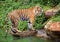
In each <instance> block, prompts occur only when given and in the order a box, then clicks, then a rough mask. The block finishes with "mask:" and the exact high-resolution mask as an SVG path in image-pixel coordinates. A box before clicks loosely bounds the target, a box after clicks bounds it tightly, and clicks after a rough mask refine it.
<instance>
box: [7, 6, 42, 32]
mask: <svg viewBox="0 0 60 42" xmlns="http://www.w3.org/2000/svg"><path fill="white" fill-rule="evenodd" d="M41 13H42V8H41V7H40V6H34V7H30V8H27V9H16V10H13V11H12V12H10V13H8V15H7V17H8V19H9V20H10V21H11V23H12V31H13V32H14V33H16V32H21V31H20V30H18V22H19V21H20V20H23V21H24V20H27V21H28V29H29V30H35V29H34V28H33V25H34V21H35V17H36V16H37V15H39V14H40V15H41Z"/></svg>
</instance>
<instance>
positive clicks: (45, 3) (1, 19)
mask: <svg viewBox="0 0 60 42" xmlns="http://www.w3.org/2000/svg"><path fill="white" fill-rule="evenodd" d="M59 3H60V0H0V29H1V30H0V36H1V35H2V36H3V37H4V36H5V34H6V33H3V32H5V31H6V29H7V28H11V25H12V24H11V21H8V20H7V14H8V13H9V12H11V11H13V10H14V9H23V8H29V7H32V6H35V5H39V6H41V7H42V8H43V10H44V11H45V10H47V9H50V8H53V7H54V6H56V5H58V4H59ZM59 14H60V13H59ZM57 16H58V17H57V18H55V17H56V16H53V17H52V18H51V19H53V20H56V19H58V20H59V21H60V19H59V18H60V16H59V15H57ZM44 20H45V16H44V14H42V15H41V16H38V17H37V18H36V21H35V24H34V28H35V29H40V28H42V27H43V21H44ZM7 21H8V22H7ZM7 24H8V25H7ZM18 27H19V29H20V30H26V29H27V28H28V27H27V22H26V21H20V22H19V26H18ZM8 38H9V37H8ZM8 38H7V39H8ZM10 38H12V37H10ZM4 39H5V38H4ZM5 40H6V39H5ZM11 40H12V39H9V40H8V41H6V42H12V41H11ZM0 42H5V41H3V40H2V37H0Z"/></svg>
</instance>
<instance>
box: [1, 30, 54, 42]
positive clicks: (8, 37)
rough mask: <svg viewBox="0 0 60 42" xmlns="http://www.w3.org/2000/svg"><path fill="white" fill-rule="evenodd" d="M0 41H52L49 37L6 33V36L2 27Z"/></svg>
mask: <svg viewBox="0 0 60 42" xmlns="http://www.w3.org/2000/svg"><path fill="white" fill-rule="evenodd" d="M0 42H53V41H52V40H49V39H42V38H38V37H19V38H17V37H13V36H12V35H10V34H8V35H7V36H6V32H5V31H3V29H0Z"/></svg>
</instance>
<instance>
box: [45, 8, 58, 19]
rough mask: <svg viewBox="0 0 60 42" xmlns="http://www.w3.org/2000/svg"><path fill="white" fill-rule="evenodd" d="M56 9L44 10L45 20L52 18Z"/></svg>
mask: <svg viewBox="0 0 60 42" xmlns="http://www.w3.org/2000/svg"><path fill="white" fill-rule="evenodd" d="M58 11H59V10H58V9H49V10H46V11H45V14H44V15H45V17H46V18H50V17H52V16H53V15H55V14H56V13H58Z"/></svg>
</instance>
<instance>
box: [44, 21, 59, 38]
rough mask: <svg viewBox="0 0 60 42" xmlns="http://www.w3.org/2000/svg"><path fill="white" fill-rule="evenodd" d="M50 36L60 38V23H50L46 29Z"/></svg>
mask: <svg viewBox="0 0 60 42" xmlns="http://www.w3.org/2000/svg"><path fill="white" fill-rule="evenodd" d="M44 29H45V31H46V33H47V35H48V36H50V37H52V38H60V22H54V21H51V20H50V21H49V22H48V23H47V24H46V25H45V27H44Z"/></svg>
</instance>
